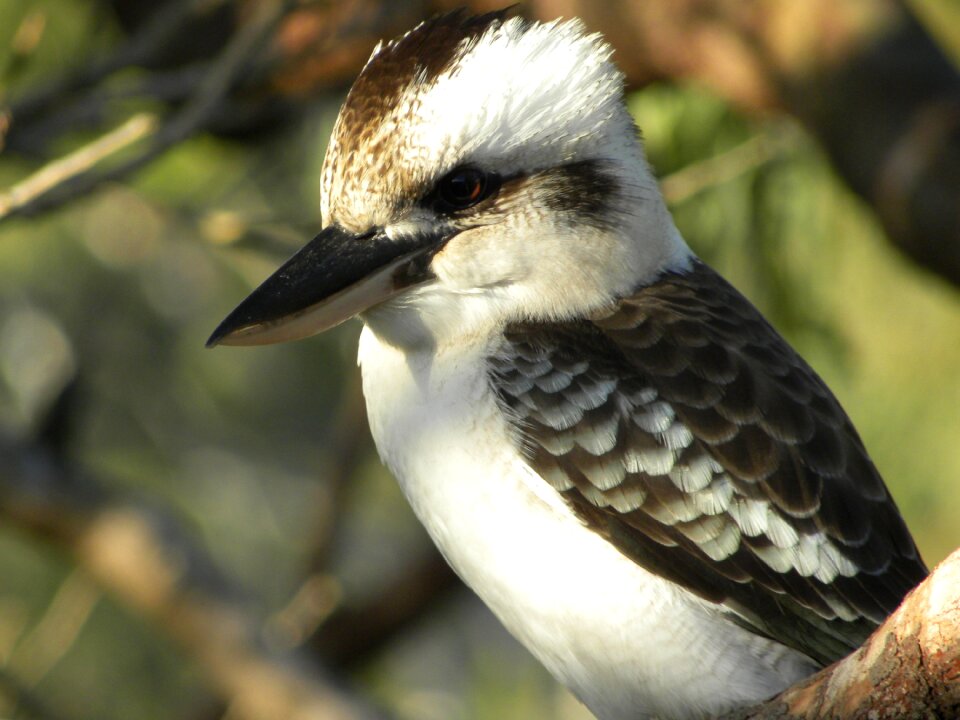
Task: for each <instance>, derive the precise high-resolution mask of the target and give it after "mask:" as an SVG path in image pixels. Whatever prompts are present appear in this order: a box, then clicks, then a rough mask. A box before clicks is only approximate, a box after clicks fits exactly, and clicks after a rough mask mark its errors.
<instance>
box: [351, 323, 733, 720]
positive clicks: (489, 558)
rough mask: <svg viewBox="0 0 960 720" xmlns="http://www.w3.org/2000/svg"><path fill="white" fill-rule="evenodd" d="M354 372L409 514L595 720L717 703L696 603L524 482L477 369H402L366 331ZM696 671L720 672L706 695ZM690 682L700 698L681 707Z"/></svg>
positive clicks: (724, 653)
mask: <svg viewBox="0 0 960 720" xmlns="http://www.w3.org/2000/svg"><path fill="white" fill-rule="evenodd" d="M360 363H361V366H362V370H363V389H364V395H365V398H366V402H367V408H368V414H369V420H370V427H371V431H372V433H373V437H374V440H375V441H376V444H377V447H378V449H379V452H380V455H381V457H382V458H383V460H384V462H385V463H386V465H387V466H388V467H389V468H390V469H391V471H392V472H393V473H394V474H395V475H396V477H397V479H398V481H399V483H400V485H401V488H402V489H403V492H404V494H405V495H406V497H407V498H408V500H409V502H410V504H411V505H412V507H413V510H414V512H415V513H416V514H417V516H418V517H419V519H420V521H421V522H422V523H423V525H424V526H425V527H426V529H427V531H428V533H429V534H430V536H431V537H432V539H433V540H434V542H435V543H436V544H437V546H438V547H439V548H440V550H441V552H442V553H443V554H444V556H445V557H446V558H447V560H448V562H449V563H450V564H451V566H452V567H453V568H454V570H456V572H457V573H458V574H459V575H460V576H461V578H463V580H464V581H465V582H466V583H467V585H469V586H470V587H471V588H472V589H473V590H474V591H475V592H476V593H477V594H478V595H479V596H480V597H481V599H482V600H484V602H485V603H486V604H487V605H488V606H489V607H490V608H491V609H492V610H493V612H494V613H495V614H496V615H497V616H498V617H499V619H500V620H501V621H502V622H503V623H504V625H505V626H506V627H507V629H508V630H510V632H511V633H512V634H513V635H514V636H516V637H517V638H518V639H519V640H520V641H521V642H522V643H524V644H525V645H526V646H527V647H528V649H530V650H531V652H533V653H534V655H536V656H537V657H538V659H539V660H540V661H541V662H542V663H543V664H544V665H545V666H546V667H547V669H548V670H550V671H551V672H552V673H553V675H554V676H555V677H557V679H558V680H560V681H561V682H563V683H564V684H566V685H567V686H568V687H570V688H571V689H572V690H573V691H574V693H575V694H577V695H578V696H579V697H580V698H581V700H583V701H584V702H585V703H586V704H587V705H588V706H589V707H590V708H591V710H593V712H594V713H596V714H597V715H598V716H599V717H601V718H604V719H605V720H613V719H616V720H619V719H620V718H628V717H629V718H633V719H635V718H638V717H646V716H648V715H647V713H655V714H660V713H666V714H670V715H672V716H677V717H698V716H700V711H702V710H704V709H706V708H707V707H708V706H709V705H711V703H712V701H714V698H718V697H721V696H722V694H723V693H724V689H723V687H722V684H723V683H725V682H726V681H727V680H728V679H729V677H726V678H725V677H724V676H725V675H726V674H727V673H726V672H725V670H729V671H730V672H733V668H734V667H735V665H736V658H735V657H734V656H733V655H736V651H735V648H734V647H733V646H732V645H731V644H730V642H728V641H729V640H732V639H733V638H729V637H727V636H726V634H725V633H718V632H717V628H716V627H713V626H714V625H715V624H716V622H717V621H716V618H715V617H714V614H713V613H712V612H711V611H710V610H709V609H708V608H705V607H704V605H703V603H702V602H700V601H699V600H697V599H695V598H693V597H692V596H690V594H689V593H687V592H686V591H684V590H682V589H680V588H678V587H676V586H675V585H673V584H671V583H669V582H666V581H664V580H663V579H661V578H660V577H658V576H656V575H652V574H650V573H648V572H647V571H646V570H644V569H643V568H641V567H640V566H638V565H636V564H635V563H633V562H631V561H629V560H628V559H627V558H625V557H624V556H623V555H621V554H620V553H619V552H618V551H617V550H616V549H614V548H613V547H612V546H611V545H610V544H609V543H608V542H607V541H606V540H604V539H603V538H602V537H600V536H599V535H597V534H596V533H594V532H593V531H591V530H589V529H588V528H586V527H584V525H583V524H582V523H581V522H580V521H579V519H578V518H576V517H575V516H574V515H573V513H572V512H571V511H570V510H569V508H568V507H567V506H566V504H565V502H564V501H563V499H562V498H561V497H560V496H559V494H557V493H556V491H555V490H553V488H551V487H550V486H549V485H548V484H547V483H546V482H545V481H544V480H542V479H541V478H539V477H538V476H537V475H536V474H535V473H534V472H533V471H532V470H531V469H530V467H529V466H528V465H527V464H526V462H524V459H523V457H522V456H521V454H520V453H519V452H518V450H517V447H516V443H515V442H514V441H513V439H512V437H511V436H510V433H509V429H508V427H509V426H508V423H507V422H506V420H505V418H504V417H503V416H502V411H501V409H500V408H499V407H498V405H497V402H496V399H495V396H494V394H493V392H492V390H491V388H490V387H489V384H488V381H487V377H486V368H485V366H484V363H483V358H482V356H479V355H471V354H470V353H469V352H466V351H457V350H451V351H450V353H449V354H439V355H437V356H431V357H430V358H429V359H427V358H425V357H423V358H418V357H416V356H414V357H410V356H409V355H407V354H404V353H402V352H400V351H398V350H395V349H393V348H391V347H390V346H386V345H383V344H381V343H380V342H379V341H378V340H377V338H376V337H375V336H374V335H373V334H372V333H371V332H370V331H369V330H365V331H364V334H363V336H362V337H361V346H360ZM704 637H707V638H712V640H709V639H708V640H706V641H705V640H704ZM734 645H735V643H734ZM731 653H732V655H731ZM705 664H707V665H713V666H714V668H713V669H714V671H715V673H716V676H715V677H711V676H710V675H708V676H707V678H708V679H707V681H706V682H704V680H703V669H704V666H705ZM712 680H716V681H717V682H718V683H719V684H718V685H717V686H716V687H709V685H710V683H711V681H712ZM694 682H697V683H699V686H698V688H699V689H698V691H697V693H694V694H700V693H702V694H703V696H702V697H699V698H696V697H690V694H691V693H690V691H689V687H688V686H690V685H691V684H692V683H694ZM684 696H686V697H684ZM684 706H685V707H684ZM681 708H683V710H682V711H681ZM691 711H692V712H691ZM688 713H689V714H688Z"/></svg>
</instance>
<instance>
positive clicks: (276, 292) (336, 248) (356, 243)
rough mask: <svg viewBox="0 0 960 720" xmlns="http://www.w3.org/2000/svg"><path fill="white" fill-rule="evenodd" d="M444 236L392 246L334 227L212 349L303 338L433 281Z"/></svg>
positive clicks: (238, 312) (245, 308)
mask: <svg viewBox="0 0 960 720" xmlns="http://www.w3.org/2000/svg"><path fill="white" fill-rule="evenodd" d="M438 240H439V238H433V237H427V236H423V235H421V236H415V237H408V238H400V239H397V240H393V239H391V238H389V237H387V235H386V234H385V233H383V232H382V231H371V232H368V233H364V234H362V235H354V234H352V233H349V232H347V231H346V230H343V229H342V228H340V227H338V226H336V225H331V226H329V227H327V228H325V229H324V230H323V231H321V233H320V234H319V235H317V236H316V237H315V238H314V239H313V240H311V241H310V242H309V243H307V244H306V245H305V246H304V247H303V248H301V249H300V250H299V251H298V252H297V253H296V254H295V255H294V256H293V257H291V258H290V259H289V260H287V261H286V262H285V263H284V264H283V265H282V266H281V267H280V269H279V270H277V271H276V272H275V273H273V275H271V276H270V277H268V278H267V279H266V280H265V281H264V282H263V284H262V285H260V287H258V288H257V289H256V290H254V291H253V292H252V293H250V295H249V296H248V297H247V299H246V300H244V301H243V302H242V303H240V304H239V305H238V306H237V307H236V309H234V311H233V312H232V313H230V314H229V315H228V316H227V318H226V319H225V320H224V321H223V322H222V323H220V325H219V326H218V327H217V329H216V330H214V331H213V334H212V335H211V336H210V339H209V340H207V347H213V346H215V345H266V344H269V343H277V342H285V341H287V340H299V339H300V338H305V337H308V336H310V335H314V334H316V333H319V332H322V331H324V330H327V329H329V328H332V327H334V326H335V325H339V324H340V323H342V322H343V321H344V320H348V319H349V318H351V317H353V316H354V315H356V314H357V313H361V312H363V311H364V310H366V309H367V308H370V307H373V306H374V305H376V304H377V303H381V302H383V301H384V300H388V299H389V298H391V297H393V296H395V295H397V294H398V293H400V292H402V291H403V290H405V289H407V288H409V287H411V286H413V285H417V284H420V283H422V282H425V281H426V280H429V279H430V274H429V269H428V265H429V263H430V259H431V258H432V257H433V254H434V252H435V248H436V247H438Z"/></svg>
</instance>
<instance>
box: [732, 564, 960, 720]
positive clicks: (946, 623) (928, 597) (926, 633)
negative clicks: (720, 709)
mask: <svg viewBox="0 0 960 720" xmlns="http://www.w3.org/2000/svg"><path fill="white" fill-rule="evenodd" d="M955 717H960V550H957V551H955V552H954V553H953V554H952V555H950V556H949V557H948V558H947V559H946V560H944V561H943V562H942V563H940V565H939V566H938V567H937V568H936V569H935V570H934V571H933V573H932V574H931V575H930V576H929V577H928V578H927V579H926V580H924V581H923V582H922V583H921V584H920V585H919V586H918V587H917V588H916V589H915V590H913V591H912V592H911V593H910V594H909V595H908V596H907V598H906V600H904V601H903V604H902V605H901V606H900V607H899V608H898V609H897V611H896V612H895V613H893V615H891V616H890V617H889V618H887V621H886V622H885V623H884V624H883V625H881V626H880V627H879V628H878V629H877V631H876V632H875V633H874V634H873V635H871V636H870V639H869V640H867V642H866V643H865V644H864V645H863V647H861V648H860V649H859V650H857V651H856V652H855V653H853V654H852V655H850V656H849V657H847V658H845V659H843V660H841V661H840V662H837V663H834V664H833V665H831V666H830V667H828V668H825V669H824V670H821V671H820V672H819V673H817V674H816V675H814V676H813V677H811V678H809V679H807V680H805V681H803V682H802V683H799V684H797V685H794V686H793V687H791V688H789V689H788V690H786V691H785V692H783V693H781V694H780V695H778V696H777V697H776V698H774V699H772V700H769V701H768V702H766V703H763V704H762V705H759V706H756V707H753V708H749V709H747V710H740V711H737V712H733V713H729V714H727V715H724V716H723V720H774V719H776V720H815V719H818V718H844V720H874V719H875V718H955Z"/></svg>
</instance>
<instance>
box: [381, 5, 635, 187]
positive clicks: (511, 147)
mask: <svg viewBox="0 0 960 720" xmlns="http://www.w3.org/2000/svg"><path fill="white" fill-rule="evenodd" d="M465 45H466V48H467V49H466V52H464V54H463V55H462V56H460V57H459V59H457V60H455V61H454V62H453V63H451V65H450V66H449V67H448V69H447V70H446V71H445V72H443V73H441V74H440V75H438V76H437V77H436V78H435V79H433V81H432V82H429V83H423V84H418V83H417V82H414V83H413V84H412V85H411V86H410V88H409V89H408V91H407V93H405V96H404V99H403V100H402V101H401V103H403V102H406V103H410V104H411V108H410V109H411V110H413V113H412V117H413V118H415V120H416V122H415V123H414V125H413V127H412V132H411V138H410V139H411V142H410V143H409V144H408V145H407V147H408V149H409V151H410V152H412V153H414V154H416V155H417V156H418V157H417V160H416V161H417V162H418V164H419V163H424V164H426V165H428V166H432V167H434V168H448V169H449V168H450V167H452V166H454V165H456V164H458V163H460V162H464V161H473V162H481V163H490V164H491V165H492V166H494V167H496V168H497V169H498V170H499V171H500V172H505V173H506V172H510V171H511V170H517V171H520V170H526V171H529V170H534V169H538V167H540V168H542V167H547V166H549V165H552V164H555V163H556V162H562V161H565V160H570V159H574V158H575V157H577V156H578V152H577V151H578V148H579V147H580V146H581V145H583V144H584V142H585V141H586V142H588V143H590V144H598V143H599V141H600V140H602V139H603V137H602V136H605V135H609V134H610V133H611V131H613V130H614V128H609V127H606V126H607V125H608V124H609V123H610V121H611V120H612V119H614V118H617V117H621V118H624V119H625V118H626V111H625V109H624V108H623V105H622V91H623V90H622V88H623V79H622V76H621V74H620V72H619V71H618V70H617V68H616V67H615V66H614V65H613V63H612V62H611V61H610V55H611V50H610V47H609V46H608V45H607V44H606V43H604V42H603V40H602V39H601V37H600V36H599V35H588V34H586V33H585V32H584V29H583V25H582V24H581V23H580V21H579V20H567V21H555V22H551V23H544V24H540V23H536V24H530V23H527V22H526V21H524V20H522V19H521V18H511V19H509V20H507V21H505V22H503V23H502V24H498V25H496V26H494V27H492V28H490V29H488V30H487V31H486V32H485V33H484V34H483V35H481V36H480V37H479V38H478V39H477V40H476V41H475V42H474V43H472V44H471V43H469V41H465ZM398 110H399V111H400V113H401V114H405V113H404V108H398ZM408 117H410V115H408ZM617 129H619V128H617ZM608 139H609V138H608Z"/></svg>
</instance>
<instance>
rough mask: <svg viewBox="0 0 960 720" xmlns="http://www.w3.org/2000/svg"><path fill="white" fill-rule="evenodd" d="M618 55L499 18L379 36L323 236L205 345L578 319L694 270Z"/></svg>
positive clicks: (335, 149)
mask: <svg viewBox="0 0 960 720" xmlns="http://www.w3.org/2000/svg"><path fill="white" fill-rule="evenodd" d="M610 55H611V50H610V48H609V47H608V46H607V45H606V44H605V43H604V42H603V41H602V40H601V39H600V38H599V36H597V35H589V34H586V33H585V32H584V29H583V27H582V25H581V24H580V23H579V21H576V20H571V21H555V22H551V23H531V22H528V21H525V20H523V19H521V18H516V17H514V18H509V19H508V18H506V17H505V16H504V14H503V13H493V14H488V15H483V16H479V17H467V16H466V15H464V14H462V13H459V12H457V13H451V14H448V15H443V16H440V17H438V18H435V19H433V20H430V21H427V22H425V23H423V24H421V25H419V26H418V27H417V28H415V29H414V30H412V31H410V32H409V33H407V34H406V35H404V36H402V37H401V38H399V39H397V40H394V41H392V42H389V43H386V44H381V45H379V46H378V47H377V48H376V49H375V50H374V52H373V55H372V56H371V58H370V60H369V61H368V62H367V65H366V67H364V69H363V71H362V72H361V74H360V76H359V77H358V78H357V81H356V82H355V83H354V86H353V88H352V89H351V90H350V93H349V95H348V96H347V100H346V102H345V103H344V106H343V108H342V110H341V111H340V116H339V118H338V119H337V122H336V125H335V127H334V130H333V136H332V138H331V140H330V144H329V146H328V149H327V155H326V159H325V162H324V167H323V177H322V196H321V211H322V215H323V218H324V223H325V227H324V229H323V230H322V231H321V232H320V234H319V235H318V236H317V237H316V238H315V239H314V240H312V241H311V242H310V243H309V244H307V245H306V246H305V247H304V248H303V249H302V250H300V251H299V252H298V253H297V254H296V255H294V256H293V257H292V258H291V259H290V260H288V261H287V263H286V264H284V265H283V266H282V267H281V268H280V269H279V270H278V271H277V272H276V273H274V275H272V276H271V277H270V278H268V279H267V280H266V281H265V282H264V283H263V285H261V286H260V287H259V288H258V289H257V290H255V291H254V292H253V293H252V294H251V295H250V296H249V297H248V298H247V299H246V300H245V301H244V302H243V303H241V304H240V306H239V307H237V309H236V310H234V312H233V313H232V314H231V315H230V316H229V317H228V318H227V319H226V320H224V322H223V323H222V324H221V325H220V327H219V328H218V329H217V330H216V331H215V332H214V334H213V336H212V337H211V338H210V342H209V344H211V345H214V344H218V343H222V344H231V345H254V344H264V343H272V342H280V341H283V340H292V339H297V338H301V337H306V336H308V335H312V334H314V333H317V332H320V331H322V330H325V329H327V328H330V327H332V326H334V325H336V324H338V323H340V322H342V321H343V320H346V319H347V318H349V317H352V316H354V315H357V314H363V317H364V319H365V320H366V322H368V324H370V325H372V326H373V328H374V331H375V332H376V331H377V330H378V329H380V330H383V331H384V332H386V331H387V328H390V327H392V328H393V329H394V330H395V331H397V338H398V342H401V343H402V342H404V340H403V336H404V334H405V333H407V334H408V335H411V336H412V335H418V334H419V335H422V334H423V333H424V332H425V333H426V334H428V335H431V336H432V340H433V341H436V340H437V339H438V337H437V336H440V335H444V336H446V339H447V340H454V339H455V338H456V337H457V336H458V334H463V333H466V332H473V331H477V330H478V329H482V327H483V326H490V325H494V326H495V325H496V324H497V323H503V322H509V321H514V320H519V319H562V318H568V317H574V316H576V315H578V314H582V313H584V312H587V311H589V310H591V309H594V308H596V307H599V306H602V305H604V304H606V303H610V302H612V301H613V300H615V299H616V298H617V297H618V296H621V295H623V294H626V293H628V292H630V291H631V290H634V289H636V287H638V286H639V285H642V284H643V283H644V282H646V281H649V280H651V279H652V278H653V277H655V276H656V275H657V274H658V273H659V272H660V271H662V270H663V269H664V268H665V267H668V266H670V265H673V264H677V263H679V262H682V261H683V259H684V258H685V257H686V254H687V253H688V252H689V251H687V250H686V246H685V245H684V244H683V241H682V240H681V239H680V238H679V236H678V235H677V233H676V231H675V230H674V228H673V224H672V222H671V220H670V217H669V214H668V213H667V211H666V209H665V208H664V205H663V202H662V199H661V197H660V193H659V191H658V189H657V185H656V181H655V180H654V178H653V176H652V174H651V172H650V170H649V168H648V167H647V164H646V161H645V159H644V156H643V150H642V147H641V144H640V140H639V137H638V134H637V131H636V128H635V126H634V123H633V120H632V118H631V117H630V115H629V113H628V112H627V110H626V107H625V105H624V102H623V78H622V75H621V74H620V72H619V71H618V70H617V69H616V67H615V66H614V65H613V63H612V62H611V60H610ZM398 328H399V330H398ZM404 328H406V330H404ZM408 339H409V338H408ZM410 341H411V342H412V340H410Z"/></svg>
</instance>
